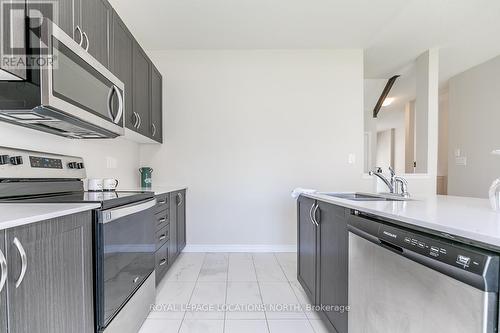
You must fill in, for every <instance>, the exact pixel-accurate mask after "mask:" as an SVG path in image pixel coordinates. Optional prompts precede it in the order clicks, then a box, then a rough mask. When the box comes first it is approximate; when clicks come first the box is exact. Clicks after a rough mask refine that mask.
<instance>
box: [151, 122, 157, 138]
mask: <svg viewBox="0 0 500 333" xmlns="http://www.w3.org/2000/svg"><path fill="white" fill-rule="evenodd" d="M151 127H152V128H153V136H155V135H156V126H155V124H151Z"/></svg>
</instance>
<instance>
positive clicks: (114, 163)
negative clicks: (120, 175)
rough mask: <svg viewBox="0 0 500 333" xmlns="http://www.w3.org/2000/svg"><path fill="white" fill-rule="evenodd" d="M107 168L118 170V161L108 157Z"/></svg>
mask: <svg viewBox="0 0 500 333" xmlns="http://www.w3.org/2000/svg"><path fill="white" fill-rule="evenodd" d="M106 168H108V169H117V168H118V161H117V159H116V158H114V157H111V156H107V157H106Z"/></svg>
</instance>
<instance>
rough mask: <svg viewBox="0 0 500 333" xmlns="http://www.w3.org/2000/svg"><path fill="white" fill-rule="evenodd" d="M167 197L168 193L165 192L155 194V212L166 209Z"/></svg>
mask: <svg viewBox="0 0 500 333" xmlns="http://www.w3.org/2000/svg"><path fill="white" fill-rule="evenodd" d="M169 200H170V199H169V197H168V193H165V194H159V195H157V196H156V207H155V212H156V213H160V212H162V211H164V210H167V209H168V204H169Z"/></svg>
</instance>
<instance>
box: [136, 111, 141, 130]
mask: <svg viewBox="0 0 500 333" xmlns="http://www.w3.org/2000/svg"><path fill="white" fill-rule="evenodd" d="M137 117H139V124H137V129H139V128H141V124H142V119H141V115H140V114H137Z"/></svg>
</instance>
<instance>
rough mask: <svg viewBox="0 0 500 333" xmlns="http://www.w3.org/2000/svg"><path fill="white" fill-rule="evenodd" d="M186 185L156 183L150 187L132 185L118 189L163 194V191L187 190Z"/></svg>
mask: <svg viewBox="0 0 500 333" xmlns="http://www.w3.org/2000/svg"><path fill="white" fill-rule="evenodd" d="M187 189H188V187H187V186H170V185H165V186H163V185H158V186H153V187H151V188H149V187H135V188H134V187H132V188H123V189H122V188H120V189H118V191H132V192H153V193H154V194H155V195H160V194H165V193H171V192H176V191H181V190H187Z"/></svg>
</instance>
